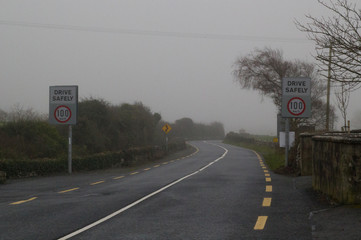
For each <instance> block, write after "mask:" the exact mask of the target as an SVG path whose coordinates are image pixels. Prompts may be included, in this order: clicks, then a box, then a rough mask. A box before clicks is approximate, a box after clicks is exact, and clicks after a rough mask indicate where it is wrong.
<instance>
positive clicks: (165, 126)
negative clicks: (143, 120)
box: [162, 123, 172, 133]
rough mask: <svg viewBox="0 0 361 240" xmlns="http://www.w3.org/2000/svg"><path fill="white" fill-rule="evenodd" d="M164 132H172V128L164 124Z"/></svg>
mask: <svg viewBox="0 0 361 240" xmlns="http://www.w3.org/2000/svg"><path fill="white" fill-rule="evenodd" d="M162 130H163V131H164V132H165V133H169V131H170V130H172V128H171V127H170V125H169V124H168V123H166V124H164V126H163V127H162Z"/></svg>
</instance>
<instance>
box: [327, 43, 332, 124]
mask: <svg viewBox="0 0 361 240" xmlns="http://www.w3.org/2000/svg"><path fill="white" fill-rule="evenodd" d="M328 56H329V59H328V76H327V102H326V131H329V127H330V90H331V57H332V43H330V46H329V55H328Z"/></svg>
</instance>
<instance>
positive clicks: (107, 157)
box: [0, 141, 186, 178]
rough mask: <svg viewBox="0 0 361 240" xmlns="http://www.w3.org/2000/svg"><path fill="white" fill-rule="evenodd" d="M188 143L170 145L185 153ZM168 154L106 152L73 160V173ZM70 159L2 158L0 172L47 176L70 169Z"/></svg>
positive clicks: (157, 151)
mask: <svg viewBox="0 0 361 240" xmlns="http://www.w3.org/2000/svg"><path fill="white" fill-rule="evenodd" d="M185 147H186V145H185V142H184V141H183V142H178V143H173V144H171V145H170V149H172V151H178V150H182V149H184V148H185ZM164 155H166V152H165V149H161V148H158V147H143V148H132V149H129V150H125V151H120V152H105V153H98V154H93V155H90V156H85V157H75V158H73V159H72V162H73V165H72V168H73V171H78V172H79V171H91V170H100V169H106V168H117V167H128V166H134V165H136V164H141V163H145V162H148V161H153V160H156V159H159V158H161V157H163V156H164ZM67 164H68V162H67V158H65V157H63V158H59V159H49V158H44V159H32V160H25V159H24V160H8V159H0V170H1V171H3V172H6V174H7V177H8V178H20V177H32V176H45V175H50V174H54V173H65V172H66V171H67V169H68V165H67Z"/></svg>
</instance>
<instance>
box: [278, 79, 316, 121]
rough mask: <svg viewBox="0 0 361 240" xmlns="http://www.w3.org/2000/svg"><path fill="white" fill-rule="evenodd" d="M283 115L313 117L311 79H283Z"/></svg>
mask: <svg viewBox="0 0 361 240" xmlns="http://www.w3.org/2000/svg"><path fill="white" fill-rule="evenodd" d="M281 113H282V117H289V118H308V117H311V79H310V78H304V77H299V78H283V79H282V109H281Z"/></svg>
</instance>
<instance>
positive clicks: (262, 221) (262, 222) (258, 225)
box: [254, 216, 268, 230]
mask: <svg viewBox="0 0 361 240" xmlns="http://www.w3.org/2000/svg"><path fill="white" fill-rule="evenodd" d="M267 218H268V216H259V217H258V219H257V222H256V225H254V230H263V229H264V227H265V226H266V222H267Z"/></svg>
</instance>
